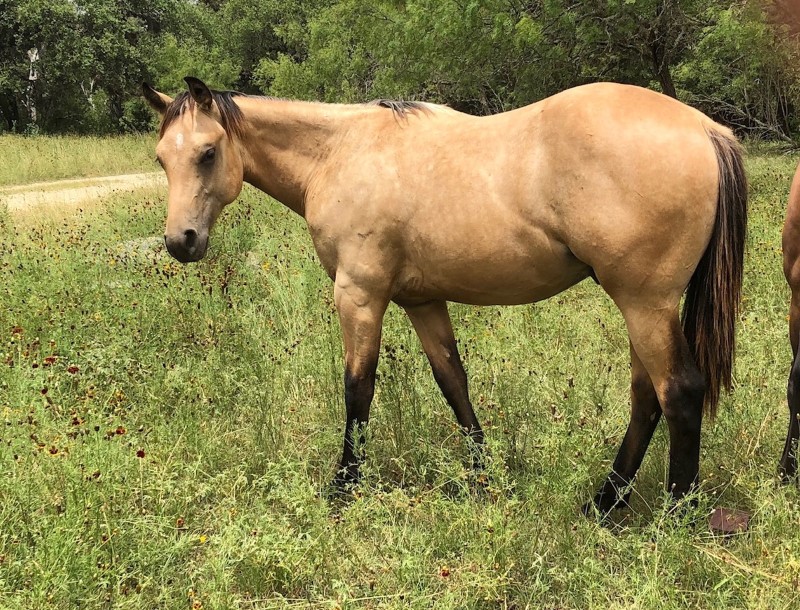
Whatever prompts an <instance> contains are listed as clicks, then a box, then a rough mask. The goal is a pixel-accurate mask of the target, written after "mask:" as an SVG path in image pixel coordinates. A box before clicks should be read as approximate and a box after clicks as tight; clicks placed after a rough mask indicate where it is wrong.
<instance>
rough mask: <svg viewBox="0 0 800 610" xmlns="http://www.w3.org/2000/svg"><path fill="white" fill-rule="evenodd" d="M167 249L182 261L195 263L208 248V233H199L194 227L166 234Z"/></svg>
mask: <svg viewBox="0 0 800 610" xmlns="http://www.w3.org/2000/svg"><path fill="white" fill-rule="evenodd" d="M164 244H165V245H166V246H167V251H168V252H169V253H170V254H171V255H172V257H173V258H174V259H176V260H179V261H180V262H182V263H194V262H196V261H199V260H200V259H201V258H203V257H204V256H205V254H206V248H208V233H205V234H199V233H198V232H197V231H195V230H194V229H186V230H185V231H183V232H182V233H177V234H174V235H166V234H165V235H164Z"/></svg>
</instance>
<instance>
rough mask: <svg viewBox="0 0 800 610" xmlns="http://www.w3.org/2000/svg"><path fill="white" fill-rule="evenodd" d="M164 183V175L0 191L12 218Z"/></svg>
mask: <svg viewBox="0 0 800 610" xmlns="http://www.w3.org/2000/svg"><path fill="white" fill-rule="evenodd" d="M165 183H166V177H165V176H164V174H163V172H150V173H146V174H125V175H121V176H104V177H102V178H78V179H72V180H57V181H55V182H37V183H34V184H23V185H19V186H8V187H2V188H0V207H5V208H6V209H7V210H8V212H9V213H11V214H18V213H20V212H35V211H39V210H41V211H45V210H50V209H53V208H72V207H75V206H79V205H83V204H86V203H87V202H92V201H97V200H100V199H102V198H104V197H107V196H109V195H112V194H115V193H121V192H122V193H130V192H134V191H136V190H139V189H142V188H151V187H159V186H163V185H164V184H165Z"/></svg>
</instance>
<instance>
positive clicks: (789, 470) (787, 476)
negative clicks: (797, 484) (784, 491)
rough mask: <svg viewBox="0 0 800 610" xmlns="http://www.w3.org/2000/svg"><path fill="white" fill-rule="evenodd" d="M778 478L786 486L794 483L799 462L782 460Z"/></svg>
mask: <svg viewBox="0 0 800 610" xmlns="http://www.w3.org/2000/svg"><path fill="white" fill-rule="evenodd" d="M778 476H779V477H780V479H781V483H783V484H784V485H788V484H789V483H791V482H792V481H794V480H795V479H796V478H797V462H796V461H794V460H786V461H784V460H781V463H780V464H779V465H778Z"/></svg>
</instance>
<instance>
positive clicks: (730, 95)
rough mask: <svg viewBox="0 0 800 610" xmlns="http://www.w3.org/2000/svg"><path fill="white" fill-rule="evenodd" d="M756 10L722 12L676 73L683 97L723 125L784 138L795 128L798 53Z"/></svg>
mask: <svg viewBox="0 0 800 610" xmlns="http://www.w3.org/2000/svg"><path fill="white" fill-rule="evenodd" d="M781 34H782V32H781V31H780V30H777V31H776V29H775V28H774V27H773V26H771V25H770V24H768V23H767V22H766V20H765V16H764V14H763V13H762V12H761V11H760V10H758V9H757V7H756V6H754V5H750V6H744V7H742V6H734V7H731V8H728V9H725V10H723V11H721V12H720V13H719V14H718V15H717V18H716V21H715V23H714V26H713V27H710V26H709V27H706V28H705V29H704V30H703V32H702V34H701V36H700V38H699V40H698V44H697V49H696V53H694V55H693V56H692V58H690V59H688V60H687V61H685V62H684V63H683V64H682V65H681V66H680V69H679V71H678V74H677V77H676V78H677V80H678V82H679V84H680V87H681V89H682V90H683V91H684V96H685V97H686V98H687V100H689V101H692V102H693V103H695V104H696V105H698V106H700V107H701V108H702V109H704V110H706V111H707V112H709V113H710V114H712V115H713V116H716V117H718V118H719V119H721V120H723V121H724V122H726V123H728V124H730V125H734V126H736V127H738V128H740V129H741V130H742V131H748V132H751V133H754V134H759V133H761V134H765V135H767V136H773V137H774V136H775V135H777V136H779V137H780V136H782V137H785V136H786V135H788V134H789V133H791V132H793V131H794V130H796V128H797V119H796V118H795V117H794V115H795V112H794V110H795V108H796V107H797V104H798V102H800V89H799V88H798V84H799V83H800V67H798V66H800V49H798V47H797V46H796V44H794V43H787V40H786V39H785V38H783V37H782V36H781Z"/></svg>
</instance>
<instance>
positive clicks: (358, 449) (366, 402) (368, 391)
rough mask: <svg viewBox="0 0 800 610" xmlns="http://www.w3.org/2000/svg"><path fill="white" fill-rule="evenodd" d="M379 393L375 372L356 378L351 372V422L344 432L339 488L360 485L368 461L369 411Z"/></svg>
mask: <svg viewBox="0 0 800 610" xmlns="http://www.w3.org/2000/svg"><path fill="white" fill-rule="evenodd" d="M374 393H375V369H374V367H373V368H371V370H370V371H368V372H366V373H364V374H361V375H356V374H353V373H351V372H350V371H347V372H346V373H345V380H344V401H345V408H346V411H347V420H346V422H345V428H344V445H343V448H342V459H341V461H340V462H339V469H338V471H337V473H336V478H335V479H334V484H335V485H337V486H342V485H346V484H348V483H356V482H358V479H359V467H360V465H361V462H362V461H363V458H364V452H363V450H362V440H363V432H364V428H365V427H366V425H367V422H368V421H369V407H370V404H371V403H372V397H373V395H374Z"/></svg>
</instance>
